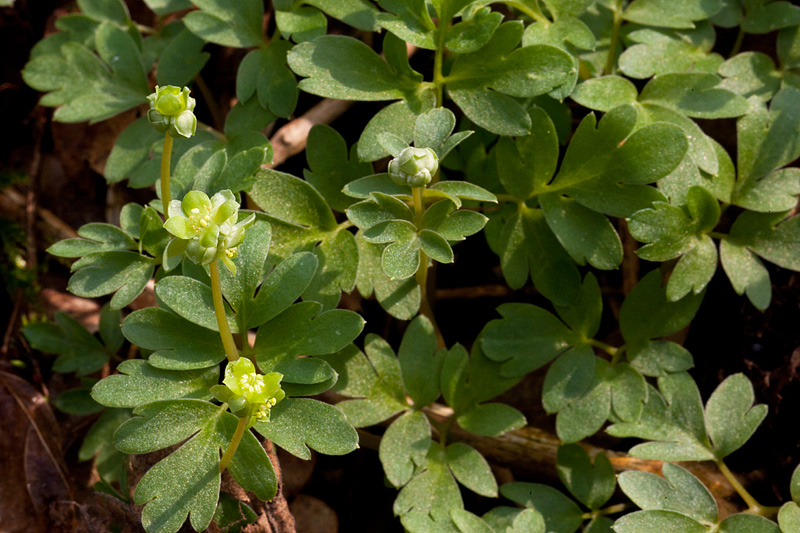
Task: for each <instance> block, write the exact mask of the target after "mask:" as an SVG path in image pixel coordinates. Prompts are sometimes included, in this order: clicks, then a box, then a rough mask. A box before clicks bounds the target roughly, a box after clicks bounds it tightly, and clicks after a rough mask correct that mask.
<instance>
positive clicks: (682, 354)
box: [628, 341, 694, 377]
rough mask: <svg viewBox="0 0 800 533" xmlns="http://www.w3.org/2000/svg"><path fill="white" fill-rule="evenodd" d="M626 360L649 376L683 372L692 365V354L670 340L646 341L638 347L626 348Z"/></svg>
mask: <svg viewBox="0 0 800 533" xmlns="http://www.w3.org/2000/svg"><path fill="white" fill-rule="evenodd" d="M628 360H629V361H630V364H631V366H632V367H633V368H635V369H636V370H638V371H639V372H640V373H641V374H643V375H645V376H651V377H661V376H666V375H667V374H674V373H677V372H685V371H687V370H689V369H691V368H692V367H694V359H693V358H692V354H690V353H689V352H688V351H687V350H686V348H684V347H683V346H681V345H680V344H675V343H674V342H670V341H648V342H646V343H645V344H644V345H643V346H641V347H639V348H636V349H633V350H628Z"/></svg>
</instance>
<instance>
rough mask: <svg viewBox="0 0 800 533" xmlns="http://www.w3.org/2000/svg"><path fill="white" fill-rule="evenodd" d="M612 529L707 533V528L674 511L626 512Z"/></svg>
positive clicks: (636, 532)
mask: <svg viewBox="0 0 800 533" xmlns="http://www.w3.org/2000/svg"><path fill="white" fill-rule="evenodd" d="M614 531H615V532H617V533H645V532H646V531H680V532H681V533H707V532H708V528H707V527H706V526H705V525H703V524H701V523H699V522H697V521H696V520H693V519H691V518H689V517H688V516H686V515H683V514H680V513H677V512H675V511H637V512H635V513H630V514H626V515H625V516H623V517H622V518H620V519H619V520H617V521H616V522H614Z"/></svg>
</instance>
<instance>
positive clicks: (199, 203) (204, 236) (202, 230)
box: [164, 190, 256, 274]
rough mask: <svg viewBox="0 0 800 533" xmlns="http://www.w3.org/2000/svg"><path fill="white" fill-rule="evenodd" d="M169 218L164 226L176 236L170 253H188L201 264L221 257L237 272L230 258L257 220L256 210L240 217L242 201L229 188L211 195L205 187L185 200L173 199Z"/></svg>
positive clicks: (168, 211)
mask: <svg viewBox="0 0 800 533" xmlns="http://www.w3.org/2000/svg"><path fill="white" fill-rule="evenodd" d="M167 213H168V215H169V218H167V221H166V222H165V223H164V229H166V230H167V231H169V232H170V233H171V234H172V235H174V236H175V237H176V238H175V239H173V241H172V242H171V243H170V245H169V246H168V247H167V254H168V255H169V256H177V255H180V254H182V253H184V252H185V253H186V256H187V257H188V258H189V259H191V260H192V261H193V262H195V263H197V264H200V265H208V264H211V262H212V261H214V260H215V259H219V260H221V261H222V262H223V263H224V264H225V266H226V267H227V268H228V270H229V271H230V272H232V273H234V274H235V273H236V265H235V264H234V263H233V261H231V259H233V258H234V257H236V255H237V254H238V250H237V247H238V246H239V244H241V243H242V241H243V240H244V234H245V230H246V229H247V228H249V227H250V226H252V225H253V223H254V222H255V219H256V216H255V214H252V213H251V214H250V215H249V216H247V217H246V218H245V219H244V220H241V221H240V220H239V203H238V202H237V201H236V197H235V196H234V195H233V193H232V192H231V191H229V190H224V191H221V192H218V193H216V194H215V195H214V196H212V197H211V198H209V197H208V195H206V194H205V193H204V192H202V191H189V192H188V193H186V196H185V197H184V198H183V201H179V200H172V201H171V202H170V203H169V208H168V210H167Z"/></svg>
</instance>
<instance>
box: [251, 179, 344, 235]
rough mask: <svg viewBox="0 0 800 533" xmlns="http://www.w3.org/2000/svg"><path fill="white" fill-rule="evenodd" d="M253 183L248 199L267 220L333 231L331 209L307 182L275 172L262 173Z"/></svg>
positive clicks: (333, 219)
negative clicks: (272, 219) (263, 212)
mask: <svg viewBox="0 0 800 533" xmlns="http://www.w3.org/2000/svg"><path fill="white" fill-rule="evenodd" d="M256 179H257V181H256V184H255V185H254V186H253V188H252V189H251V190H250V197H251V198H252V199H253V201H254V202H255V203H256V204H258V206H259V207H261V208H262V209H263V210H264V211H265V212H266V213H267V214H269V215H270V216H273V217H275V218H277V219H279V220H281V221H283V222H287V223H289V224H292V225H297V226H305V227H308V228H314V229H317V228H319V229H322V230H325V231H332V230H333V229H335V228H336V219H335V218H334V216H333V213H332V212H331V209H330V207H328V204H327V203H326V202H325V199H324V198H323V197H322V196H321V195H320V194H319V192H317V190H316V189H315V188H314V187H313V186H312V185H311V184H309V183H308V182H305V181H303V180H301V179H300V178H296V177H294V176H292V175H291V174H285V173H283V172H278V171H275V170H261V171H259V172H258V174H256ZM287 198H292V201H291V202H287V201H286V199H287ZM273 229H274V228H273Z"/></svg>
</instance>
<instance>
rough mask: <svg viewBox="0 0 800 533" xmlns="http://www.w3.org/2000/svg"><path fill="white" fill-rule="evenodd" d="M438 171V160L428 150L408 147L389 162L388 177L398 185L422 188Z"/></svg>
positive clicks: (434, 153) (433, 153)
mask: <svg viewBox="0 0 800 533" xmlns="http://www.w3.org/2000/svg"><path fill="white" fill-rule="evenodd" d="M438 169H439V158H438V157H437V156H436V152H434V151H433V150H431V149H430V148H413V147H408V148H406V149H405V150H403V151H402V152H400V155H398V156H397V157H395V158H394V159H392V160H391V161H390V162H389V169H388V170H389V176H390V177H391V178H392V181H394V182H395V183H396V184H398V185H408V186H409V187H424V186H425V185H427V184H428V183H430V182H431V179H432V178H433V176H434V174H436V171H437V170H438Z"/></svg>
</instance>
